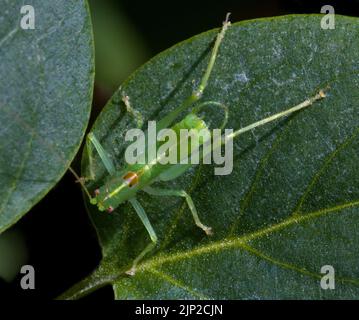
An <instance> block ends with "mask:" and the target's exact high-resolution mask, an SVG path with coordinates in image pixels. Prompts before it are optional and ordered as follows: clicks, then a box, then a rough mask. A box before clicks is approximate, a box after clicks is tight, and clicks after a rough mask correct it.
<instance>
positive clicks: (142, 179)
mask: <svg viewBox="0 0 359 320" xmlns="http://www.w3.org/2000/svg"><path fill="white" fill-rule="evenodd" d="M229 26H230V21H229V14H227V16H226V19H225V21H224V22H223V27H222V29H221V31H220V32H219V33H218V35H217V38H216V41H215V43H214V46H213V49H212V53H211V56H210V58H209V62H208V65H207V68H206V70H205V73H204V75H203V77H202V79H201V81H200V83H199V86H198V87H197V89H196V90H195V91H194V92H193V93H192V94H191V95H190V96H189V97H188V98H187V99H185V100H184V102H183V103H182V104H181V105H180V106H179V107H177V108H176V109H175V110H174V111H172V112H171V113H169V114H168V115H167V116H165V117H164V118H163V119H162V120H160V121H159V122H158V123H157V130H158V131H159V130H161V129H163V128H168V127H169V126H170V125H171V124H172V123H173V122H174V121H175V120H176V118H177V117H178V116H179V115H180V113H181V112H183V111H184V110H186V109H187V108H189V107H190V106H191V105H193V104H194V103H195V102H197V101H198V100H199V99H201V97H202V95H203V92H204V91H205V89H206V87H207V84H208V80H209V78H210V75H211V73H212V70H213V66H214V63H215V61H216V58H217V55H218V50H219V47H220V44H221V42H222V40H223V38H224V35H225V33H226V31H227V29H228V27H229ZM324 97H325V93H324V91H323V90H320V91H319V93H317V94H316V95H315V96H313V97H312V98H309V99H307V100H305V101H304V102H302V103H300V104H299V105H297V106H295V107H293V108H290V109H287V110H285V111H283V112H280V113H277V114H275V115H272V116H270V117H267V118H265V119H262V120H260V121H257V122H255V123H253V124H251V125H248V126H246V127H244V128H241V129H239V130H237V131H234V132H232V133H231V134H229V135H223V136H222V143H225V142H226V140H228V139H234V138H235V137H237V136H238V135H240V134H243V133H244V132H246V131H249V130H253V129H254V128H256V127H259V126H262V125H264V124H266V123H269V122H271V121H274V120H276V119H279V118H282V117H284V116H287V115H289V114H291V113H293V112H296V111H299V110H301V109H303V108H306V107H308V106H310V105H312V104H313V103H314V102H315V101H317V100H320V99H322V98H324ZM123 102H124V104H125V106H126V108H127V111H128V112H129V113H130V114H131V115H133V116H134V118H135V119H136V120H137V121H138V125H142V117H141V115H140V114H139V113H137V111H134V110H135V109H133V108H132V107H131V105H130V100H129V97H128V96H126V95H124V96H123ZM209 104H212V105H216V106H218V107H222V108H223V109H224V111H225V120H224V124H225V123H226V120H227V117H228V115H227V110H226V107H225V106H223V104H221V103H219V102H213V101H208V102H204V103H202V104H201V105H200V106H197V107H195V108H193V109H192V112H191V113H190V114H188V115H187V116H186V117H185V118H184V119H183V120H182V121H181V122H179V123H177V124H176V125H175V126H174V127H173V128H175V127H176V128H177V130H178V129H181V128H183V127H186V126H190V128H189V129H191V128H192V127H193V128H196V129H197V130H199V128H202V127H204V128H207V126H206V124H205V123H204V121H203V120H201V119H200V118H199V117H197V116H196V113H197V112H198V110H200V109H201V108H202V107H203V106H206V105H209ZM187 118H189V119H190V120H191V121H188V122H186V121H185V120H186V119H187ZM188 123H190V124H188ZM93 146H94V147H95V149H96V151H97V153H98V154H99V156H100V158H101V160H102V162H103V164H104V167H105V168H106V170H107V171H108V173H109V177H108V179H107V181H106V183H105V185H104V186H102V187H100V188H98V189H96V190H95V195H94V197H91V195H90V193H89V192H88V190H87V188H86V186H85V183H84V181H83V180H81V178H79V177H78V176H77V175H76V173H75V172H74V171H73V170H72V169H71V168H70V170H71V171H72V172H73V173H74V174H75V177H76V179H77V180H78V181H79V182H80V183H81V185H82V187H83V188H84V190H85V192H86V194H87V195H88V196H89V199H90V201H91V203H92V204H96V205H97V207H98V209H99V210H100V211H105V210H107V211H108V212H109V211H111V212H112V211H113V210H115V209H116V208H117V207H118V206H119V205H120V204H121V203H123V202H125V201H129V202H130V204H131V205H132V207H133V209H134V210H135V212H136V213H137V215H138V217H139V219H140V220H141V222H142V224H143V225H144V226H145V228H146V230H147V233H148V235H149V237H150V239H151V242H150V243H149V244H148V245H147V246H146V247H145V249H144V250H142V251H141V253H140V254H139V255H138V256H137V257H136V258H135V259H134V261H133V264H132V266H131V268H130V269H129V270H128V271H127V272H126V274H128V275H131V276H133V275H134V274H135V273H136V269H137V267H138V264H139V263H140V262H141V260H142V259H143V258H144V257H145V256H146V255H147V254H148V253H150V252H151V251H152V250H153V249H154V248H155V247H156V244H157V241H158V238H157V235H156V233H155V231H154V229H153V227H152V225H151V223H150V221H149V219H148V217H147V214H146V212H145V210H144V208H143V207H142V206H141V204H140V203H139V202H138V200H137V199H136V195H137V192H138V191H144V192H146V193H148V194H150V195H154V196H176V197H182V198H184V199H185V200H186V202H187V205H188V207H189V209H190V211H191V214H192V217H193V220H194V222H195V224H196V225H197V226H198V227H199V228H201V229H202V230H203V231H204V232H205V233H206V234H207V235H211V234H212V229H211V228H210V227H208V226H206V225H205V224H203V223H202V222H201V220H200V218H199V216H198V213H197V210H196V207H195V205H194V203H193V201H192V198H191V196H190V195H189V194H187V193H186V191H184V190H168V189H158V188H153V187H152V183H153V182H155V181H159V180H160V181H169V180H173V179H176V178H177V177H179V176H180V175H181V174H183V173H184V172H185V171H186V170H187V168H189V166H187V165H170V166H168V165H161V164H159V163H156V161H155V162H154V164H152V161H151V162H148V163H147V164H145V165H142V166H138V165H137V167H136V165H127V167H126V168H125V169H124V170H123V171H117V170H116V169H115V165H114V164H113V162H112V160H111V159H110V157H109V156H108V155H107V153H106V151H105V150H104V148H103V147H102V146H101V144H100V142H99V141H98V140H97V138H96V137H95V135H94V134H93V133H90V134H89V135H88V138H87V151H88V157H89V166H90V176H91V177H92V178H94V171H93V169H92V167H91V166H92V162H93V161H92V147H93ZM195 152H198V150H196V151H195ZM155 160H156V159H155Z"/></svg>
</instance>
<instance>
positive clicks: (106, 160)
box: [86, 132, 116, 179]
mask: <svg viewBox="0 0 359 320" xmlns="http://www.w3.org/2000/svg"><path fill="white" fill-rule="evenodd" d="M93 147H95V149H96V151H97V153H98V155H99V156H100V159H101V161H102V163H103V165H104V167H105V168H106V170H107V172H108V173H109V174H110V175H113V174H114V173H115V172H116V168H115V165H114V164H113V162H112V160H111V159H110V157H109V156H108V154H107V152H106V151H105V149H104V148H103V146H102V144H101V143H100V141H98V140H97V138H96V136H95V134H94V133H92V132H90V133H89V134H88V135H87V137H86V148H87V154H88V161H89V171H90V178H92V179H94V178H95V174H94V171H93Z"/></svg>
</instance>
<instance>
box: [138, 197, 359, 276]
mask: <svg viewBox="0 0 359 320" xmlns="http://www.w3.org/2000/svg"><path fill="white" fill-rule="evenodd" d="M357 206H359V199H358V200H356V201H352V202H347V203H344V204H341V205H338V206H334V207H329V208H325V209H320V210H318V211H313V212H310V213H305V214H301V215H296V216H290V217H289V218H287V219H285V220H283V221H281V222H279V223H277V224H275V225H272V226H269V227H265V228H263V229H260V230H256V231H254V232H252V233H249V234H245V235H242V236H241V237H237V238H227V239H222V240H220V241H216V242H211V243H210V244H206V245H203V246H198V247H196V248H194V249H191V250H187V251H178V252H176V253H172V254H170V255H167V256H161V255H160V256H157V257H153V258H150V259H148V260H147V261H145V262H143V263H142V264H140V265H139V266H138V271H145V270H146V269H149V268H155V267H157V266H159V265H163V264H165V263H171V262H176V261H180V260H184V259H189V258H191V257H194V256H198V255H202V254H206V253H210V252H213V251H219V250H225V249H230V248H236V247H243V246H244V245H246V244H247V243H248V242H250V241H252V240H255V239H258V238H262V237H264V236H268V235H270V234H272V233H274V232H276V231H280V230H282V229H285V228H286V227H289V226H292V225H294V224H299V223H303V222H305V221H310V220H313V219H315V218H319V217H322V216H325V215H327V214H330V213H338V212H340V211H342V210H345V209H348V208H354V207H357Z"/></svg>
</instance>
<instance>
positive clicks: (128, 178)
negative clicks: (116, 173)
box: [123, 171, 138, 188]
mask: <svg viewBox="0 0 359 320" xmlns="http://www.w3.org/2000/svg"><path fill="white" fill-rule="evenodd" d="M123 180H125V182H126V183H127V184H128V186H129V187H130V188H132V187H134V186H135V185H136V184H137V183H138V175H137V173H135V172H131V171H129V172H128V173H126V174H125V175H124V176H123Z"/></svg>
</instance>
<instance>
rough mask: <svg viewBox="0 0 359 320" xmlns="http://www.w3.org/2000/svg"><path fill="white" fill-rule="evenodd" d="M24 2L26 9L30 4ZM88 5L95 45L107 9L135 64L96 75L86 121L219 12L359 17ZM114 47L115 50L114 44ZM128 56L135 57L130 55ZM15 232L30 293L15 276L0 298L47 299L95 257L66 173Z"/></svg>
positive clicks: (272, 3)
mask: <svg viewBox="0 0 359 320" xmlns="http://www.w3.org/2000/svg"><path fill="white" fill-rule="evenodd" d="M28 2H29V4H31V1H28ZM90 4H91V5H90V8H91V9H92V16H93V19H94V28H95V41H97V43H98V42H100V41H99V40H98V39H100V37H101V39H100V40H101V41H102V40H106V38H103V37H105V36H106V35H104V34H101V30H97V25H98V24H100V23H101V21H100V20H99V19H100V18H99V17H97V12H99V11H98V10H97V8H98V6H100V7H101V6H110V8H111V9H110V10H109V9H108V8H109V7H107V10H108V12H110V13H111V14H113V15H114V20H115V21H116V19H120V18H123V19H124V20H126V21H127V28H131V31H132V32H133V34H134V35H136V36H133V37H132V38H131V39H130V41H132V40H133V39H135V38H136V40H133V41H132V42H131V43H130V42H129V44H128V46H129V47H128V48H131V47H132V50H134V51H133V52H135V53H137V57H136V59H134V61H125V59H124V61H123V63H122V62H121V61H122V60H121V61H120V60H119V63H118V66H116V68H114V66H113V65H111V66H110V67H109V68H112V69H115V73H114V74H112V76H111V77H107V78H106V76H105V77H103V76H102V75H98V74H99V72H97V75H96V84H95V95H94V108H93V114H92V117H91V119H92V121H93V119H95V118H96V116H97V114H98V112H99V111H100V110H101V108H102V107H103V105H104V104H105V102H106V101H107V100H108V99H109V98H110V96H111V94H112V92H113V91H114V90H115V88H116V87H117V86H118V85H119V84H120V83H121V82H122V81H123V80H124V79H125V78H126V77H127V76H128V75H129V73H130V72H131V71H133V70H134V69H135V68H136V67H138V66H139V65H140V64H141V63H143V62H145V61H146V59H148V58H150V57H152V56H153V55H155V54H156V53H158V52H160V51H162V50H164V49H166V48H168V47H170V46H172V45H174V44H175V43H177V42H179V41H182V40H185V39H186V38H189V37H191V36H193V35H195V34H198V33H200V32H203V31H206V30H208V29H212V28H215V27H218V26H220V25H221V21H222V20H223V18H224V16H225V14H226V12H232V16H231V21H233V22H236V21H240V20H245V19H252V18H258V17H267V16H277V15H284V14H291V13H319V12H320V8H321V6H323V5H325V4H331V5H332V6H334V8H335V13H338V14H344V15H351V16H359V5H358V1H356V0H341V1H330V0H327V1H308V0H287V1H284V0H263V1H259V0H258V1H255V0H252V1H250V0H237V1H231V0H228V1H225V0H222V1H212V2H211V1H194V0H192V1H183V0H182V1H178V2H175V1H134V0H117V1H115V0H111V1H110V0H106V1H104V0H93V1H91V2H90ZM100 7H99V8H100ZM95 8H96V10H95ZM99 10H100V9H99ZM105 16H106V15H105ZM102 22H104V21H102ZM112 29H114V28H112ZM112 32H113V33H114V34H113V35H112V36H113V37H116V36H117V37H119V36H120V30H112ZM116 32H117V33H116ZM131 34H132V33H131ZM113 39H114V38H112V39H111V38H110V39H109V40H108V43H109V48H112V47H115V45H114V46H111V41H115V40H113ZM117 40H118V41H119V43H120V41H121V39H117ZM135 41H136V43H134V42H135ZM139 42H141V43H139ZM122 45H126V44H122ZM100 50H103V51H105V50H111V49H107V48H102V47H101V48H99V47H97V48H96V53H97V51H100ZM136 50H137V52H136ZM139 51H140V52H139ZM105 53H108V52H105ZM113 54H114V56H116V55H118V56H119V57H120V55H121V50H119V49H118V52H113ZM99 56H100V54H99ZM130 56H131V54H130ZM132 56H136V55H134V54H132ZM103 63H104V61H96V68H97V71H98V70H99V68H100V67H101V68H102V69H103V70H105V71H106V68H107V67H106V65H105V64H103ZM121 63H122V65H121ZM111 71H113V70H111ZM116 72H117V73H116ZM100 76H101V77H100ZM90 125H91V124H90ZM78 160H79V156H78V157H77V158H76V159H75V161H74V164H73V165H74V167H75V168H77V169H78ZM14 231H16V232H17V233H21V234H22V236H23V238H24V239H25V243H26V250H27V254H28V261H27V264H30V265H33V266H34V268H35V271H36V277H35V279H36V289H35V290H26V291H24V290H22V289H21V288H20V278H21V275H18V276H17V277H16V278H15V279H14V280H13V281H12V282H11V283H6V282H5V281H3V280H1V278H0V298H19V297H20V298H26V299H28V298H45V299H53V298H55V297H56V296H57V295H59V294H60V293H62V292H63V291H65V290H66V289H68V288H69V287H70V286H72V285H73V284H75V283H76V282H78V281H79V280H81V279H82V278H84V277H85V276H86V275H88V274H89V273H90V272H91V271H92V270H93V269H94V268H95V267H96V266H97V265H98V263H99V261H100V258H101V251H100V248H99V245H98V243H97V239H96V234H95V231H94V229H93V228H92V226H91V223H90V221H89V219H88V216H87V213H86V210H85V208H84V204H83V199H82V193H81V190H80V188H79V186H78V185H77V184H76V183H75V182H74V178H73V176H72V175H70V174H69V173H66V174H65V176H64V177H63V179H62V180H61V181H60V182H59V183H58V184H57V185H56V186H55V187H54V188H53V190H52V191H50V192H49V193H48V195H47V196H46V197H45V198H44V199H43V200H42V201H40V203H39V204H37V205H36V206H35V207H34V208H33V209H32V210H31V211H30V212H29V213H28V214H27V215H26V216H25V217H24V218H23V219H21V220H20V221H19V222H18V223H17V224H16V225H15V227H13V228H12V229H10V230H9V231H7V232H9V233H11V232H14ZM112 297H113V294H112V289H111V287H107V288H103V289H101V290H99V291H97V292H95V293H93V294H92V295H91V296H89V297H88V298H87V299H98V298H101V299H106V298H107V299H112Z"/></svg>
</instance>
